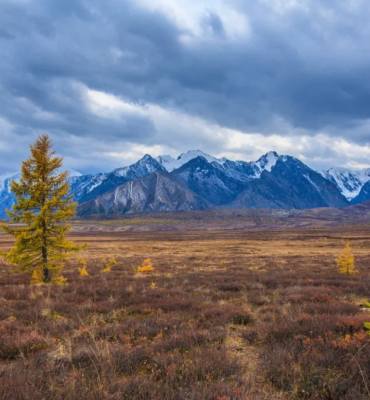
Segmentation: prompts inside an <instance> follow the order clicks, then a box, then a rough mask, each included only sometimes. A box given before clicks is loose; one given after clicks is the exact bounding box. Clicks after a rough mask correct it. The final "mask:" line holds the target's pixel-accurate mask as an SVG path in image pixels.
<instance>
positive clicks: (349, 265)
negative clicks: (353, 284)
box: [336, 242, 358, 275]
mask: <svg viewBox="0 0 370 400" xmlns="http://www.w3.org/2000/svg"><path fill="white" fill-rule="evenodd" d="M336 261H337V265H338V268H339V270H338V272H339V273H340V274H347V275H352V274H358V271H357V270H356V269H355V256H354V255H353V254H352V249H351V246H350V244H349V242H347V243H346V245H345V247H344V249H343V251H342V254H340V256H339V257H338V258H337V260H336Z"/></svg>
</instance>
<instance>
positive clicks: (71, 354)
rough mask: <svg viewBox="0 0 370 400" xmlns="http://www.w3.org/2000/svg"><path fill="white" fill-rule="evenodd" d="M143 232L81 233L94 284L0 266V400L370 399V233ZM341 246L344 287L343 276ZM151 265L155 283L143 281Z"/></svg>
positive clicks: (92, 226)
mask: <svg viewBox="0 0 370 400" xmlns="http://www.w3.org/2000/svg"><path fill="white" fill-rule="evenodd" d="M136 222H137V223H136V224H135V223H132V220H131V223H130V224H127V225H128V226H130V231H129V232H125V229H121V228H124V227H125V226H126V225H125V224H124V223H119V222H114V221H108V222H104V221H103V222H102V221H100V222H98V223H92V222H90V223H87V222H78V223H76V224H75V225H74V227H73V233H72V235H71V236H72V238H73V240H75V241H76V242H88V243H89V246H88V248H87V249H86V250H84V252H83V256H84V257H85V259H86V261H87V270H88V272H89V274H90V276H88V277H80V276H79V275H78V272H77V263H76V262H75V261H73V262H71V263H70V264H69V265H67V268H66V271H65V273H64V276H65V277H67V278H68V281H69V284H68V285H67V286H63V287H61V286H56V287H54V286H53V287H50V286H30V285H29V284H28V281H29V278H28V277H26V276H22V275H14V274H9V273H8V271H9V268H8V267H6V266H5V265H4V264H3V263H2V264H1V265H0V398H1V399H4V400H5V399H6V400H20V399H22V400H23V399H34V400H39V399H40V400H41V399H45V400H49V399H54V400H59V399H81V400H85V399H86V400H87V399H88V400H90V399H91V400H98V399H99V400H100V399H103V400H104V399H107V400H108V399H136V400H151V399H153V400H154V399H155V400H157V399H158V400H159V399H169V400H177V399H180V400H182V399H183V400H185V399H186V400H198V399H206V400H228V399H230V400H241V399H256V400H260V399H328V400H330V399H332V400H336V399H346V400H355V399H356V400H357V399H369V398H370V391H369V390H370V345H368V342H369V337H368V336H367V335H366V333H365V332H364V329H363V323H364V322H366V321H370V312H369V311H368V309H367V308H366V307H364V304H365V302H366V301H367V300H368V299H369V297H370V227H368V226H358V227H350V228H344V227H342V228H340V227H335V228H333V227H329V228H310V227H306V228H304V229H302V228H299V229H298V228H291V229H269V230H264V229H255V230H244V231H239V230H217V229H216V227H215V226H213V227H212V229H210V230H208V228H207V225H206V224H205V225H204V229H203V230H197V231H193V230H190V229H189V228H190V227H191V226H192V225H191V224H190V225H189V226H185V225H186V223H184V224H183V225H182V227H183V228H184V226H185V228H184V229H180V228H179V227H177V228H176V230H174V231H156V230H155V227H153V226H152V227H151V228H150V229H147V225H146V224H145V223H140V222H139V220H138V221H136ZM162 222H163V221H161V226H162ZM154 225H155V224H154ZM170 225H171V223H169V222H168V221H166V222H163V226H167V227H168V226H170ZM173 225H177V226H178V225H179V224H175V223H173ZM117 227H118V228H120V229H117ZM230 228H231V227H230ZM346 241H349V242H350V243H351V246H352V248H353V252H354V254H355V256H356V266H357V268H358V270H359V271H360V273H359V274H357V275H353V276H350V277H348V276H344V275H340V274H338V272H337V268H336V264H335V258H336V256H337V255H338V253H340V251H341V249H342V248H343V245H344V244H345V242H346ZM10 245H11V239H9V238H7V237H5V236H4V235H1V236H0V249H1V250H5V249H7V248H8V247H9V246H10ZM105 257H106V258H111V257H115V259H116V260H117V264H116V265H114V266H113V267H112V271H111V272H109V273H101V272H100V271H101V269H102V262H101V259H102V258H105ZM148 257H149V258H150V259H151V261H152V263H153V267H154V272H153V273H148V274H144V273H141V274H140V273H137V272H136V269H137V267H138V266H139V265H140V264H141V263H142V262H143V260H144V259H146V258H148Z"/></svg>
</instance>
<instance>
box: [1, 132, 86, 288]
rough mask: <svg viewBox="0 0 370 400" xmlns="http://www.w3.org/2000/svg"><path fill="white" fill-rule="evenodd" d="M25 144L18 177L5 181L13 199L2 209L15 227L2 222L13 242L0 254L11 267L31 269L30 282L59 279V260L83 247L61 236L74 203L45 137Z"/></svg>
mask: <svg viewBox="0 0 370 400" xmlns="http://www.w3.org/2000/svg"><path fill="white" fill-rule="evenodd" d="M30 149H31V156H30V157H29V158H28V159H27V160H26V161H23V163H22V172H21V178H20V179H19V181H18V182H17V181H12V182H11V184H10V188H11V191H12V192H13V193H14V195H15V197H16V204H14V205H13V207H12V211H9V210H7V213H8V215H9V217H10V220H11V221H12V222H16V223H19V224H20V226H14V225H7V224H5V223H1V228H2V230H3V231H5V232H6V233H7V234H9V235H11V236H14V237H15V245H14V247H13V248H12V249H11V250H10V251H9V252H3V253H1V255H2V256H4V257H5V258H6V259H7V261H8V262H9V264H11V265H14V266H16V268H15V272H26V273H28V274H30V275H31V276H32V279H31V283H48V282H52V283H60V284H61V283H64V282H65V279H64V278H63V276H62V275H61V271H62V268H63V267H64V262H65V261H67V260H68V259H69V256H70V255H71V254H72V253H75V252H77V251H79V250H80V249H81V248H83V247H84V246H85V245H83V246H77V245H75V244H74V243H73V242H71V241H69V240H67V239H66V235H67V234H68V232H69V230H70V227H71V225H70V224H66V221H67V220H69V219H70V218H71V217H72V216H73V215H75V213H76V207H77V203H74V202H73V199H72V195H70V186H69V183H68V172H62V173H61V172H59V171H60V168H61V167H62V163H63V159H62V157H56V156H55V151H53V150H52V142H51V140H50V138H49V136H48V135H41V136H39V137H38V139H37V140H36V142H35V143H34V144H33V145H31V146H30Z"/></svg>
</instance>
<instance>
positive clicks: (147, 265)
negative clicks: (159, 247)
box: [137, 258, 154, 272]
mask: <svg viewBox="0 0 370 400" xmlns="http://www.w3.org/2000/svg"><path fill="white" fill-rule="evenodd" d="M152 271H154V268H153V265H152V262H151V261H150V258H147V259H145V260H144V261H143V263H142V264H141V266H140V267H138V269H137V272H152Z"/></svg>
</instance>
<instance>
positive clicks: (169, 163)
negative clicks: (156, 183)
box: [156, 150, 226, 172]
mask: <svg viewBox="0 0 370 400" xmlns="http://www.w3.org/2000/svg"><path fill="white" fill-rule="evenodd" d="M197 157H203V158H205V159H206V160H207V161H208V162H210V163H211V162H216V163H217V164H220V165H222V164H224V163H225V161H226V158H221V159H218V158H215V157H212V156H210V155H208V154H206V153H203V152H202V151H200V150H190V151H188V152H187V153H183V154H181V155H180V156H179V157H177V159H175V158H173V157H171V156H159V157H157V158H156V160H157V161H158V162H159V163H160V164H162V165H163V167H164V168H165V169H166V170H167V171H168V172H172V171H173V170H175V169H178V168H180V167H182V166H183V165H184V164H186V163H187V162H189V161H191V160H193V159H194V158H197Z"/></svg>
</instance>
